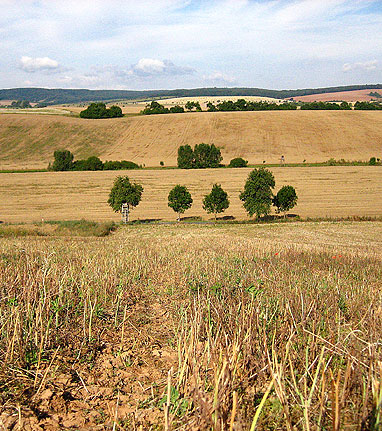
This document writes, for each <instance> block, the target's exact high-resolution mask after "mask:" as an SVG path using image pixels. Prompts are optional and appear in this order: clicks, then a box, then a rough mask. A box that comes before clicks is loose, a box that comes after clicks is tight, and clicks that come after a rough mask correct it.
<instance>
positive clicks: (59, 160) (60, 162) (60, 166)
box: [52, 150, 74, 171]
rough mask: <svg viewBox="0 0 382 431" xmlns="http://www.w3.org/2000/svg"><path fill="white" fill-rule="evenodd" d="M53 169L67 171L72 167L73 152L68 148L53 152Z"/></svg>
mask: <svg viewBox="0 0 382 431" xmlns="http://www.w3.org/2000/svg"><path fill="white" fill-rule="evenodd" d="M53 155H54V162H53V166H52V169H53V170H54V171H69V170H70V169H72V167H73V158H74V156H73V154H72V153H71V152H70V151H69V150H62V151H60V150H57V151H55V152H54V154H53Z"/></svg>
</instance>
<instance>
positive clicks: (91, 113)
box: [80, 102, 123, 119]
mask: <svg viewBox="0 0 382 431" xmlns="http://www.w3.org/2000/svg"><path fill="white" fill-rule="evenodd" d="M80 117H81V118H93V119H99V118H116V117H123V114H122V109H121V108H120V107H119V106H115V105H113V106H111V107H110V108H106V105H105V104H104V103H101V102H99V103H91V104H90V105H89V106H88V107H87V108H86V109H84V110H83V111H81V112H80Z"/></svg>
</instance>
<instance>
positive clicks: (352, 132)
mask: <svg viewBox="0 0 382 431" xmlns="http://www.w3.org/2000/svg"><path fill="white" fill-rule="evenodd" d="M202 142H205V143H214V144H215V145H217V146H219V147H221V149H222V155H223V157H224V160H223V162H224V163H228V162H229V161H230V159H231V158H233V157H244V158H245V159H247V160H248V161H249V162H250V163H262V162H263V161H264V160H265V161H266V162H267V163H277V162H278V161H279V159H280V156H281V155H284V156H285V159H286V162H302V161H303V160H304V159H305V160H306V161H307V162H322V161H326V160H328V159H329V158H331V157H333V158H335V159H342V158H343V159H346V160H368V159H369V158H370V157H372V156H375V157H382V154H381V148H382V113H381V112H359V111H357V112H355V111H351V112H344V111H341V112H328V111H294V112H276V111H273V112H234V113H230V112H218V113H206V112H203V113H185V114H169V115H153V116H135V117H125V118H122V119H109V120H85V119H80V118H75V117H65V116H57V115H55V116H53V115H52V116H49V115H46V116H42V115H41V116H40V115H23V114H1V115H0V169H22V168H46V167H47V165H48V163H49V162H50V161H52V158H53V152H54V151H55V150H57V149H69V150H70V151H72V152H73V153H74V155H75V158H77V159H78V158H86V157H89V156H92V155H96V156H99V157H100V158H101V159H102V160H104V161H105V160H122V159H125V160H132V161H134V162H137V163H140V164H145V165H146V166H159V162H160V161H163V162H164V163H165V165H166V166H171V165H176V158H177V149H178V147H179V145H184V144H190V145H192V146H194V145H195V144H199V143H202Z"/></svg>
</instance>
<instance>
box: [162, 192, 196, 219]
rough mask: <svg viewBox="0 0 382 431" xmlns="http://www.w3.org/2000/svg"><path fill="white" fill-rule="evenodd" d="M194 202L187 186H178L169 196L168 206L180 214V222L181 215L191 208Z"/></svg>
mask: <svg viewBox="0 0 382 431" xmlns="http://www.w3.org/2000/svg"><path fill="white" fill-rule="evenodd" d="M192 202H193V201H192V197H191V193H190V192H189V191H188V190H187V187H185V186H181V185H179V184H177V185H176V186H175V187H174V188H173V189H172V190H171V191H170V193H169V194H168V206H169V207H170V208H172V209H173V210H174V211H175V212H176V213H178V221H179V220H180V214H183V213H184V212H185V211H186V210H188V209H189V208H191V205H192Z"/></svg>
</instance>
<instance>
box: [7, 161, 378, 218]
mask: <svg viewBox="0 0 382 431" xmlns="http://www.w3.org/2000/svg"><path fill="white" fill-rule="evenodd" d="M271 170H272V172H273V174H274V176H275V179H276V187H275V192H277V190H278V189H279V188H281V187H282V186H283V185H286V184H290V185H293V186H294V187H295V188H296V191H297V194H298V197H299V200H298V204H297V206H296V207H295V208H293V210H292V212H293V213H295V214H298V215H300V216H301V217H352V216H361V217H362V216H369V217H370V216H371V217H374V216H380V215H381V208H382V175H381V167H380V166H327V167H307V168H302V167H301V168H288V167H278V168H272V169H271ZM250 171H251V169H246V168H239V169H200V170H181V169H176V170H134V171H117V172H115V171H101V172H40V173H39V172H36V173H28V174H26V173H21V174H17V173H14V174H9V173H7V174H5V173H3V174H0V220H2V221H5V222H31V221H41V219H44V220H76V219H81V218H85V219H90V220H95V221H112V220H114V221H119V220H120V216H119V215H118V214H115V213H113V211H112V210H111V208H110V207H109V206H108V204H107V199H108V194H109V192H110V189H111V187H112V185H113V181H114V179H115V177H116V176H117V175H128V176H129V177H130V179H131V180H132V181H136V182H138V183H140V184H142V185H143V188H144V192H143V195H142V202H141V203H140V204H139V205H138V206H137V207H136V208H135V209H134V210H133V211H132V212H131V218H132V220H138V219H140V220H148V219H150V220H153V219H154V220H164V221H166V220H175V219H176V214H175V213H174V212H173V211H172V210H171V209H170V208H169V207H168V206H167V197H168V193H169V191H170V190H171V189H172V188H173V187H174V186H175V185H176V184H182V185H186V186H187V187H188V188H189V190H190V192H191V194H192V197H193V200H194V203H193V206H192V208H191V209H190V210H188V211H186V213H185V214H184V216H185V217H202V218H204V219H206V220H207V219H211V215H208V214H207V213H206V212H205V211H204V210H203V208H202V200H203V196H204V195H206V194H207V193H209V192H210V191H211V187H212V185H213V184H214V183H220V184H221V185H222V187H223V188H224V190H226V191H227V192H228V195H229V199H230V207H229V208H228V209H227V210H226V211H225V213H223V214H222V215H224V216H231V217H235V218H236V219H237V220H247V219H248V217H247V215H246V213H245V210H244V208H243V206H242V201H240V199H239V194H240V192H241V191H242V190H243V188H244V183H245V181H246V179H247V176H248V173H249V172H250Z"/></svg>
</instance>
